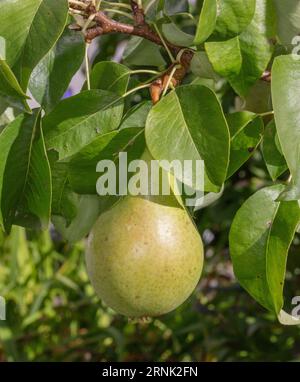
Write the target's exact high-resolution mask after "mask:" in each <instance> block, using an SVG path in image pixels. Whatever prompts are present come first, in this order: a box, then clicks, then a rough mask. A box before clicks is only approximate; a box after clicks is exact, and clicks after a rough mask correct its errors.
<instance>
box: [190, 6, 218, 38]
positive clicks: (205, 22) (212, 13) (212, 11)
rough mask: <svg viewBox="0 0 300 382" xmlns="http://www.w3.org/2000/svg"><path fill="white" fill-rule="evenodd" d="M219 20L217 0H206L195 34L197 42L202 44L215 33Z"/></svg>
mask: <svg viewBox="0 0 300 382" xmlns="http://www.w3.org/2000/svg"><path fill="white" fill-rule="evenodd" d="M216 20H217V1H216V0H204V2H203V6H202V10H201V13H200V17H199V21H198V26H197V31H196V35H195V40H194V43H195V44H197V45H198V44H202V43H203V42H204V41H206V40H207V39H208V37H209V36H210V35H211V34H212V33H213V31H214V30H215V27H216Z"/></svg>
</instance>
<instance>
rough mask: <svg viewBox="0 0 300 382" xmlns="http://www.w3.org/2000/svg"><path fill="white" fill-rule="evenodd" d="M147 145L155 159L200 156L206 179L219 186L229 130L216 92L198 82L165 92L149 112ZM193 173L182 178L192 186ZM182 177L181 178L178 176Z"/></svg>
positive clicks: (226, 162) (226, 155)
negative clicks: (203, 163)
mask: <svg viewBox="0 0 300 382" xmlns="http://www.w3.org/2000/svg"><path fill="white" fill-rule="evenodd" d="M146 141H147V146H148V148H149V150H150V152H151V154H152V156H153V157H154V158H155V159H158V160H168V161H169V162H171V161H173V160H179V161H181V163H183V161H184V160H192V161H193V163H194V164H195V161H196V160H204V162H205V166H206V171H207V175H208V177H209V179H210V181H211V182H212V183H213V184H215V185H217V186H222V184H223V182H224V180H225V178H226V174H227V168H228V162H229V131H228V127H227V123H226V120H225V117H224V115H223V111H222V108H221V106H220V104H219V102H218V99H217V97H216V95H215V94H214V93H213V92H212V91H211V90H210V89H208V88H206V87H204V86H201V85H187V86H182V87H179V88H177V89H176V90H175V91H172V92H171V93H169V94H168V95H167V96H166V97H164V98H163V99H162V100H161V101H160V102H159V103H158V104H157V105H155V106H154V107H153V108H152V110H151V111H150V113H149V116H148V119H147V123H146ZM193 167H194V169H193V170H194V171H193V174H191V176H187V174H185V180H184V182H185V183H186V184H187V185H189V186H191V187H196V174H195V165H194V166H193ZM179 180H181V181H183V179H179Z"/></svg>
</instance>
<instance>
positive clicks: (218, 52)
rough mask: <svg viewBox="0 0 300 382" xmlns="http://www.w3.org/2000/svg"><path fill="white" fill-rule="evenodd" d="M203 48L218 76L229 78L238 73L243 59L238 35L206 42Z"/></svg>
mask: <svg viewBox="0 0 300 382" xmlns="http://www.w3.org/2000/svg"><path fill="white" fill-rule="evenodd" d="M205 50H206V52H207V55H208V57H209V60H210V62H211V63H212V66H213V68H214V70H215V71H216V72H217V73H218V74H219V75H220V76H222V77H229V78H230V77H231V76H234V75H237V74H239V73H240V71H241V67H242V62H243V59H242V53H241V49H240V41H239V39H238V37H234V38H232V39H231V40H227V41H222V42H207V43H206V44H205ZM224 58H225V59H224Z"/></svg>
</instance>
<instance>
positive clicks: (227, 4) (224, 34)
mask: <svg viewBox="0 0 300 382" xmlns="http://www.w3.org/2000/svg"><path fill="white" fill-rule="evenodd" d="M258 1H259V0H258ZM255 4H256V1H255V0H219V1H218V17H217V22H216V30H215V34H217V35H218V36H219V37H221V38H224V39H227V38H230V37H234V36H237V35H239V34H240V33H241V32H243V31H244V30H245V29H246V28H247V26H248V25H249V24H250V22H251V20H252V19H253V16H254V12H255Z"/></svg>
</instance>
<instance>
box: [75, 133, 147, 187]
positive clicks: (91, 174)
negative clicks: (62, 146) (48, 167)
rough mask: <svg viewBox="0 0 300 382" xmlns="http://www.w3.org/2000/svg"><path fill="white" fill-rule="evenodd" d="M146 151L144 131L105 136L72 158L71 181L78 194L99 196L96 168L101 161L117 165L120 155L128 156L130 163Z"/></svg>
mask: <svg viewBox="0 0 300 382" xmlns="http://www.w3.org/2000/svg"><path fill="white" fill-rule="evenodd" d="M144 150H145V140H144V129H141V128H127V129H122V130H118V131H113V132H111V133H107V134H103V135H101V136H99V137H98V138H96V139H95V140H94V141H93V142H92V143H90V144H89V145H87V146H86V147H85V148H84V149H82V150H81V151H80V152H79V153H77V154H76V155H75V156H74V157H72V158H71V160H70V163H69V179H70V182H71V185H72V188H73V189H74V190H75V191H76V192H78V193H79V194H96V193H97V190H96V184H97V180H98V178H99V177H100V176H101V174H100V173H97V172H96V167H97V164H98V162H99V161H101V160H111V161H114V162H115V163H118V159H119V157H118V155H119V153H120V152H126V153H127V154H128V162H129V161H130V160H133V159H139V158H140V157H141V155H142V154H143V152H144Z"/></svg>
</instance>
